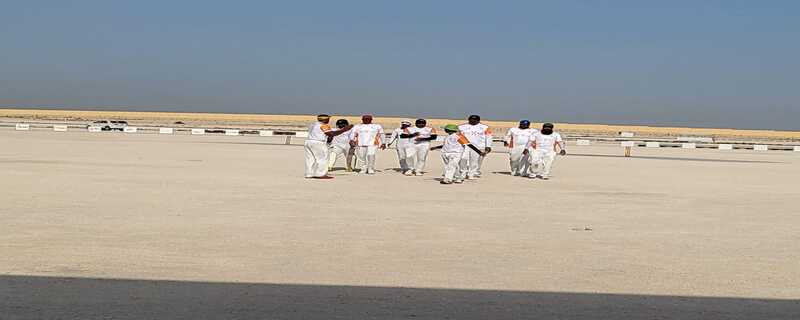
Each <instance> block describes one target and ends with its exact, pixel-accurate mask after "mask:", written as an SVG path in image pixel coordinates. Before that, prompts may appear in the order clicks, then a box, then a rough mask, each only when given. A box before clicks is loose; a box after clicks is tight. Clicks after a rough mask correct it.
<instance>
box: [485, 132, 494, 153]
mask: <svg viewBox="0 0 800 320" xmlns="http://www.w3.org/2000/svg"><path fill="white" fill-rule="evenodd" d="M483 134H484V136H485V137H486V142H485V146H486V149H485V150H486V152H485V153H483V155H486V154H487V153H489V152H492V137H493V135H492V129H491V128H489V127H487V128H486V131H484V132H483Z"/></svg>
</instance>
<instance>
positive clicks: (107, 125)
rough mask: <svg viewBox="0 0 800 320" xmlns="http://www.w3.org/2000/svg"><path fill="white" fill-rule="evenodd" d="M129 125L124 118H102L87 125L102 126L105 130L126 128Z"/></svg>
mask: <svg viewBox="0 0 800 320" xmlns="http://www.w3.org/2000/svg"><path fill="white" fill-rule="evenodd" d="M127 126H128V122H127V121H123V120H100V121H95V122H92V124H90V125H88V126H86V127H87V128H88V127H100V129H102V130H103V131H112V130H119V131H122V130H125V127H127Z"/></svg>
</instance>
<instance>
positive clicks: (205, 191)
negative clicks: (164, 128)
mask: <svg viewBox="0 0 800 320" xmlns="http://www.w3.org/2000/svg"><path fill="white" fill-rule="evenodd" d="M282 143H283V140H282V139H281V138H278V137H275V138H268V137H244V136H235V137H226V136H190V135H154V134H123V133H116V132H114V133H112V132H103V133H87V132H63V133H58V132H51V131H28V132H24V131H13V128H0V190H2V191H0V256H2V257H3V258H2V259H0V319H254V318H259V319H386V318H389V319H533V318H555V319H798V318H800V289H798V288H800V229H799V228H798V225H800V209H798V200H799V199H800V188H798V177H800V152H772V151H771V152H753V151H744V150H736V151H720V150H700V149H697V150H684V149H645V148H636V149H635V150H634V157H633V158H623V157H621V155H622V150H621V148H620V147H619V146H618V145H602V144H600V145H592V146H586V147H578V146H570V147H569V152H570V154H569V155H567V156H564V157H559V158H558V159H557V162H556V164H555V168H554V177H553V179H552V180H550V181H542V180H529V179H524V178H518V177H512V176H509V175H508V162H507V154H504V153H503V151H504V150H503V148H502V147H498V148H497V152H494V153H492V154H490V155H489V156H488V158H487V160H486V161H485V163H484V168H483V171H484V177H483V178H481V179H480V180H477V181H469V182H467V183H464V184H463V185H449V186H443V185H440V184H439V183H437V180H436V179H437V178H438V176H439V174H440V173H441V167H442V165H441V160H440V158H439V153H438V152H432V153H431V155H430V157H429V161H428V171H429V173H428V174H427V175H426V176H424V177H406V176H402V175H400V174H398V173H397V172H395V171H394V170H393V169H394V168H396V167H397V164H396V161H395V160H396V156H395V154H394V151H393V150H386V151H382V152H380V153H379V154H378V168H380V169H382V170H381V172H379V173H378V174H376V175H374V176H359V175H352V174H348V173H345V172H343V171H340V170H337V171H334V172H333V174H334V175H335V176H336V178H335V179H332V180H327V181H322V180H308V179H303V178H302V176H303V148H302V146H300V145H299V143H301V142H299V141H298V142H296V143H295V145H282Z"/></svg>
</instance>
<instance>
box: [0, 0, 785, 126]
mask: <svg viewBox="0 0 800 320" xmlns="http://www.w3.org/2000/svg"><path fill="white" fill-rule="evenodd" d="M0 5H1V6H0V8H1V9H0V106H20V107H33V106H58V107H68V108H78V107H82V108H90V109H92V108H102V109H120V110H159V111H197V112H237V113H242V112H247V113H251V112H252V113H281V114H284V113H285V114H291V113H317V112H327V113H335V114H360V113H364V112H370V113H374V114H378V115H399V116H408V117H414V116H445V117H456V118H462V117H464V116H465V115H466V114H469V113H478V114H482V115H483V116H484V118H487V119H519V118H530V119H532V120H535V121H560V122H599V123H641V124H661V125H688V126H715V127H740V128H774V129H794V130H800V62H799V61H798V60H800V40H798V39H800V1H754V0H751V1H735V0H727V1H700V0H694V1H674V0H673V1H666V0H665V1H646V0H636V1H599V0H598V1H555V0H554V1H547V2H544V1H464V0H462V1H430V0H427V1H422V0H420V1H414V0H404V1H379V0H369V1H367V0H364V1H348V0H337V1H282V2H278V1H198V0H194V1H178V0H171V1H150V0H137V1H108V0H103V1H66V0H60V1H36V0H28V1H17V0H12V1H9V0H0ZM87 106H88V107H87Z"/></svg>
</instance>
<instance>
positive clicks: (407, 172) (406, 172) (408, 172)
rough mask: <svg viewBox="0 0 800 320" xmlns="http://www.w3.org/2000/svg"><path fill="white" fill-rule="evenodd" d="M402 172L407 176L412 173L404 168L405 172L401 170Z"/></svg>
mask: <svg viewBox="0 0 800 320" xmlns="http://www.w3.org/2000/svg"><path fill="white" fill-rule="evenodd" d="M403 174H404V175H407V176H410V175H412V174H414V173H412V172H411V170H406V171H405V172H403Z"/></svg>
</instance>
